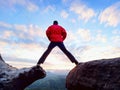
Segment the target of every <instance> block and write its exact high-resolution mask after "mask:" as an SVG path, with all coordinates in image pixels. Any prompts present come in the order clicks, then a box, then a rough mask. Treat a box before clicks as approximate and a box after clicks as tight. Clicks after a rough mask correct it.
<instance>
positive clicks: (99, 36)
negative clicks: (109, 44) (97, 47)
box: [95, 34, 107, 43]
mask: <svg viewBox="0 0 120 90" xmlns="http://www.w3.org/2000/svg"><path fill="white" fill-rule="evenodd" d="M95 41H97V42H103V43H105V42H106V41H107V38H106V36H104V35H101V34H97V36H96V37H95Z"/></svg>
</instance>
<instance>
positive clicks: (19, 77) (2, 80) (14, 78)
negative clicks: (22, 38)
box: [0, 55, 46, 90]
mask: <svg viewBox="0 0 120 90" xmlns="http://www.w3.org/2000/svg"><path fill="white" fill-rule="evenodd" d="M45 76H46V72H45V71H44V70H43V69H42V68H41V67H39V66H34V67H31V68H22V69H17V68H15V67H12V66H10V65H8V64H7V63H5V61H4V60H3V59H2V57H1V55H0V90H24V88H26V87H27V86H28V85H30V84H31V83H33V82H34V81H36V80H38V79H41V78H44V77H45Z"/></svg>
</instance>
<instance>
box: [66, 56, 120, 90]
mask: <svg viewBox="0 0 120 90" xmlns="http://www.w3.org/2000/svg"><path fill="white" fill-rule="evenodd" d="M66 87H67V89H68V90H120V58H114V59H103V60H96V61H90V62H86V63H81V64H79V65H77V66H76V67H75V68H73V69H72V70H71V71H70V72H69V74H68V76H67V78H66Z"/></svg>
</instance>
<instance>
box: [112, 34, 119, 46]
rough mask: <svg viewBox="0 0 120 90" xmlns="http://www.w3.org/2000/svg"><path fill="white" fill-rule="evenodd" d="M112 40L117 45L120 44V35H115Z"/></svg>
mask: <svg viewBox="0 0 120 90" xmlns="http://www.w3.org/2000/svg"><path fill="white" fill-rule="evenodd" d="M112 42H113V43H114V44H115V45H120V35H116V36H113V37H112Z"/></svg>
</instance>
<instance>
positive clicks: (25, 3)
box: [0, 0, 39, 11]
mask: <svg viewBox="0 0 120 90" xmlns="http://www.w3.org/2000/svg"><path fill="white" fill-rule="evenodd" d="M16 5H20V6H22V7H24V8H25V9H27V10H28V11H36V10H38V9H39V7H38V6H37V5H36V4H34V3H33V2H31V1H30V0H1V2H0V7H2V8H3V7H4V8H9V9H13V10H16V8H17V7H16Z"/></svg>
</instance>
